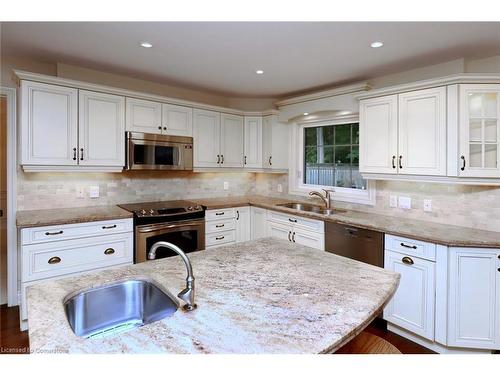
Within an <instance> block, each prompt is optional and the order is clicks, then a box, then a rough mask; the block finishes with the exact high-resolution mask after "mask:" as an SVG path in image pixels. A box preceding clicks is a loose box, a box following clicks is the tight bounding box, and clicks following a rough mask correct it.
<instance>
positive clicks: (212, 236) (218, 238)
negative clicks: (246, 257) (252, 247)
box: [205, 230, 236, 247]
mask: <svg viewBox="0 0 500 375" xmlns="http://www.w3.org/2000/svg"><path fill="white" fill-rule="evenodd" d="M235 241H236V231H235V230H227V231H224V232H218V233H209V234H205V246H207V247H208V246H214V245H221V244H225V243H230V242H235Z"/></svg>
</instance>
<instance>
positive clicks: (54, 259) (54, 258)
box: [48, 257, 61, 264]
mask: <svg viewBox="0 0 500 375" xmlns="http://www.w3.org/2000/svg"><path fill="white" fill-rule="evenodd" d="M59 262H61V258H59V257H52V258H50V259H49V261H48V263H49V264H57V263H59Z"/></svg>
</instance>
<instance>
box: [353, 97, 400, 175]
mask: <svg viewBox="0 0 500 375" xmlns="http://www.w3.org/2000/svg"><path fill="white" fill-rule="evenodd" d="M397 111H398V97H397V95H389V96H384V97H381V98H373V99H366V100H361V101H360V104H359V170H360V172H366V173H390V174H396V173H397V160H396V158H397V154H398V150H397V147H398V112H397Z"/></svg>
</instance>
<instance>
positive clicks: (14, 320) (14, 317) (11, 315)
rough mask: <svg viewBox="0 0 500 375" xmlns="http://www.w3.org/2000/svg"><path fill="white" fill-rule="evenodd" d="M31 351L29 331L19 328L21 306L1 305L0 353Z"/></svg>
mask: <svg viewBox="0 0 500 375" xmlns="http://www.w3.org/2000/svg"><path fill="white" fill-rule="evenodd" d="M27 353H29V339H28V331H24V332H21V331H20V330H19V308H18V307H17V306H16V307H7V305H1V306H0V354H27Z"/></svg>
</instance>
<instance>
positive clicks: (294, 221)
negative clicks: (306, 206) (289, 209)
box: [288, 218, 297, 223]
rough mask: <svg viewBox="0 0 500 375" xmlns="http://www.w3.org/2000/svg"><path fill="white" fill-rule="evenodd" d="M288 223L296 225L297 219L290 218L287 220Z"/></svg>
mask: <svg viewBox="0 0 500 375" xmlns="http://www.w3.org/2000/svg"><path fill="white" fill-rule="evenodd" d="M288 221H289V222H291V223H296V222H297V219H290V218H288Z"/></svg>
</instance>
